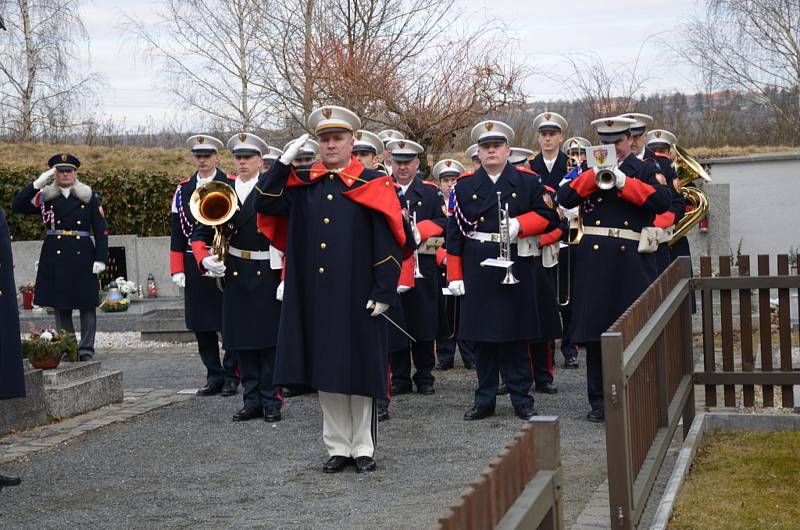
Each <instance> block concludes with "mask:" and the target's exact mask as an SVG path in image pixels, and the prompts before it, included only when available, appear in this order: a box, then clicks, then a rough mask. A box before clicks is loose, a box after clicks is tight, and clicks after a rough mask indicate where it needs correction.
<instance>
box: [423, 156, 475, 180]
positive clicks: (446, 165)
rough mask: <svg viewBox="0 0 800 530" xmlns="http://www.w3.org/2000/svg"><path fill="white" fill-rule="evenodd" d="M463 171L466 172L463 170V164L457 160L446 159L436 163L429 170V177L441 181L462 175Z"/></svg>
mask: <svg viewBox="0 0 800 530" xmlns="http://www.w3.org/2000/svg"><path fill="white" fill-rule="evenodd" d="M464 171H466V169H464V164H462V163H461V162H459V161H458V160H453V159H452V158H446V159H444V160H439V161H438V162H436V164H435V165H434V166H433V169H432V170H431V176H433V178H435V179H439V180H441V179H443V178H453V177H457V176H459V175H461V174H462V173H464Z"/></svg>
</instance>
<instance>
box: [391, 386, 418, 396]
mask: <svg viewBox="0 0 800 530" xmlns="http://www.w3.org/2000/svg"><path fill="white" fill-rule="evenodd" d="M391 392H392V395H393V396H400V395H403V394H410V393H411V392H413V390H411V387H410V386H404V387H399V386H395V385H392V388H391Z"/></svg>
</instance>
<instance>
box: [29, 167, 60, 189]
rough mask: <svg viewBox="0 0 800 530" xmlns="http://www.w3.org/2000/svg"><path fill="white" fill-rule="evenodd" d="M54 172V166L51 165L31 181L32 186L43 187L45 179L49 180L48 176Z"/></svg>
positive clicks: (35, 187)
mask: <svg viewBox="0 0 800 530" xmlns="http://www.w3.org/2000/svg"><path fill="white" fill-rule="evenodd" d="M55 174H56V168H54V167H52V168H50V169H48V170H47V171H45V172H44V173H42V174H41V175H39V178H37V179H36V180H34V181H33V188H34V189H37V190H40V189H42V188H44V185H45V184H47V181H48V180H50V177H52V176H53V175H55Z"/></svg>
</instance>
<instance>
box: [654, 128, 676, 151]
mask: <svg viewBox="0 0 800 530" xmlns="http://www.w3.org/2000/svg"><path fill="white" fill-rule="evenodd" d="M676 143H678V138H677V137H676V136H675V135H674V134H672V133H671V132H669V131H666V130H664V129H655V130H653V131H648V132H647V147H650V148H653V147H672V146H673V145H675V144H676Z"/></svg>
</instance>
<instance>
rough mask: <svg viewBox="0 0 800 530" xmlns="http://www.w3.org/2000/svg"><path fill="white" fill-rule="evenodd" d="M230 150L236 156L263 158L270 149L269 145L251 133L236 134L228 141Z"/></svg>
mask: <svg viewBox="0 0 800 530" xmlns="http://www.w3.org/2000/svg"><path fill="white" fill-rule="evenodd" d="M228 149H229V150H230V151H231V153H233V154H234V156H235V155H258V156H261V155H262V154H263V153H266V152H267V150H268V149H269V146H268V145H267V143H266V142H265V141H264V140H262V139H261V138H259V137H258V136H256V135H255V134H250V133H244V132H243V133H239V134H234V135H233V136H231V137H230V138H229V139H228Z"/></svg>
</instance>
